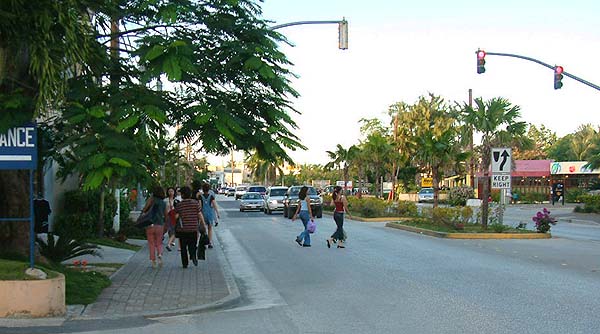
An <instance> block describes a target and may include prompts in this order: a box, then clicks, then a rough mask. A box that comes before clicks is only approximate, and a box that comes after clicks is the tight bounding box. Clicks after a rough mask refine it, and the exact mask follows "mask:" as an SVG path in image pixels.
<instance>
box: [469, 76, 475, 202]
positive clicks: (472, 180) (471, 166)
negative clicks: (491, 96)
mask: <svg viewBox="0 0 600 334" xmlns="http://www.w3.org/2000/svg"><path fill="white" fill-rule="evenodd" d="M469 108H473V89H471V88H469ZM469 131H470V132H471V140H470V141H469V152H471V159H470V161H469V174H470V180H469V183H470V186H471V188H473V194H475V155H474V154H473V137H474V133H473V132H474V131H473V125H469Z"/></svg>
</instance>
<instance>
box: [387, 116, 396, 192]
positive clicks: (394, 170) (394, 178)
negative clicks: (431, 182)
mask: <svg viewBox="0 0 600 334" xmlns="http://www.w3.org/2000/svg"><path fill="white" fill-rule="evenodd" d="M394 149H395V150H396V152H397V151H398V111H396V115H395V116H394ZM396 161H397V160H396V159H394V160H393V162H392V191H390V196H389V199H388V200H390V201H393V200H394V198H395V196H396V179H397V178H398V171H397V169H398V167H397V162H396Z"/></svg>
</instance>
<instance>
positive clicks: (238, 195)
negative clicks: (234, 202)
mask: <svg viewBox="0 0 600 334" xmlns="http://www.w3.org/2000/svg"><path fill="white" fill-rule="evenodd" d="M246 191H248V187H246V186H237V187H235V199H240V198H242V196H244V194H245V193H246Z"/></svg>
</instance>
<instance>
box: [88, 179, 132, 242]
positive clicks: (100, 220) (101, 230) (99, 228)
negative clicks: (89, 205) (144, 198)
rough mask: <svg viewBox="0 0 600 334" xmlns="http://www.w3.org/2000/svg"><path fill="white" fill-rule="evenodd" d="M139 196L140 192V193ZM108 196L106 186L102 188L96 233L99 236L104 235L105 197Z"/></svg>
mask: <svg viewBox="0 0 600 334" xmlns="http://www.w3.org/2000/svg"><path fill="white" fill-rule="evenodd" d="M138 196H139V193H138ZM105 197H106V189H105V187H104V186H102V187H101V188H100V212H99V217H98V222H97V225H96V235H97V236H98V238H102V237H103V236H104V198H105Z"/></svg>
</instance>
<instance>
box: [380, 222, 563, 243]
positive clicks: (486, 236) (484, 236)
mask: <svg viewBox="0 0 600 334" xmlns="http://www.w3.org/2000/svg"><path fill="white" fill-rule="evenodd" d="M385 227H390V228H395V229H399V230H404V231H409V232H414V233H419V234H425V235H428V236H431V237H436V238H446V239H550V238H552V235H551V234H550V233H448V232H437V231H432V230H426V229H424V228H418V227H414V226H408V225H402V224H398V223H387V224H385Z"/></svg>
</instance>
